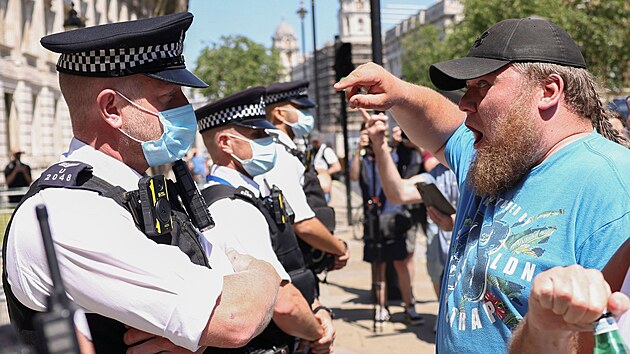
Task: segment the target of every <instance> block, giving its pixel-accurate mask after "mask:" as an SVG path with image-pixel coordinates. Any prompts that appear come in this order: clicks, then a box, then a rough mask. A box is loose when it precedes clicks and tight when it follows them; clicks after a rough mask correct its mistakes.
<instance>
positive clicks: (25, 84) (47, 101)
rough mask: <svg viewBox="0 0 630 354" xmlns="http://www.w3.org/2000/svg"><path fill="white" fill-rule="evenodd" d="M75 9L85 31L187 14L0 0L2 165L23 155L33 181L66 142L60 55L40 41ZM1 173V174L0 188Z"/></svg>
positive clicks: (143, 7) (144, 3)
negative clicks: (14, 151) (16, 153)
mask: <svg viewBox="0 0 630 354" xmlns="http://www.w3.org/2000/svg"><path fill="white" fill-rule="evenodd" d="M72 6H74V10H75V11H76V12H77V14H78V17H79V18H80V19H81V21H82V22H83V23H84V24H85V25H86V26H95V25H101V24H106V23H111V22H118V21H126V20H133V19H139V18H147V17H151V16H153V15H154V14H164V13H170V12H178V11H185V10H186V9H187V8H188V1H187V0H185V1H182V0H74V3H72V2H71V1H69V0H29V1H24V0H0V166H2V167H4V166H5V165H6V164H7V163H8V161H9V159H10V156H9V153H10V151H11V149H19V150H22V151H24V152H25V154H24V157H23V160H24V162H25V163H27V164H29V165H30V166H31V168H32V170H33V172H32V173H33V177H36V176H38V175H39V173H40V172H41V171H42V169H44V168H45V167H46V166H48V165H49V164H50V163H52V162H54V161H56V160H57V159H58V157H59V155H60V154H61V153H63V152H64V151H65V150H66V149H67V147H68V143H69V142H70V138H71V137H72V131H71V126H70V118H69V114H68V108H67V106H66V104H65V102H64V100H63V97H62V96H61V92H60V90H59V85H58V82H57V72H56V70H55V64H56V62H57V58H58V54H55V53H52V52H50V51H48V50H46V49H44V48H43V47H42V46H41V45H40V43H39V40H40V38H41V37H43V36H45V35H48V34H51V33H56V32H61V31H64V30H66V29H65V28H64V22H66V20H67V19H68V18H69V16H70V11H71V10H72ZM3 183H4V174H0V185H2V184H3Z"/></svg>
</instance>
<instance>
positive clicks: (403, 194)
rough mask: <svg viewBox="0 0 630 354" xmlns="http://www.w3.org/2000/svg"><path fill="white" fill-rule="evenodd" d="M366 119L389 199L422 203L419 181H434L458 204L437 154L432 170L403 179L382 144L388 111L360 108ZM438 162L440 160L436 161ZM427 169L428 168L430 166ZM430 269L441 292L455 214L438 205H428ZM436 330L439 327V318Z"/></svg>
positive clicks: (452, 178) (451, 179)
mask: <svg viewBox="0 0 630 354" xmlns="http://www.w3.org/2000/svg"><path fill="white" fill-rule="evenodd" d="M360 111H361V114H362V115H363V118H364V120H365V125H366V128H367V129H366V131H367V133H368V136H369V139H370V140H371V141H372V144H373V146H374V149H373V150H374V156H375V158H376V166H377V167H378V173H379V175H380V176H381V180H382V185H383V191H384V192H385V196H386V197H387V199H388V200H390V201H392V202H393V203H398V204H417V203H422V202H423V200H422V196H421V195H420V192H419V190H418V188H416V184H417V183H427V184H429V183H433V184H435V185H436V186H437V188H438V189H439V191H440V192H441V193H442V194H443V195H444V197H446V199H447V200H448V201H449V202H450V204H451V205H454V206H456V205H457V199H458V198H459V190H458V189H457V178H456V176H455V174H454V173H453V171H451V170H450V169H448V167H446V166H444V165H443V164H441V163H439V162H437V160H436V159H435V157H433V156H430V157H429V158H428V159H424V161H423V164H424V165H425V168H427V167H428V166H431V165H434V166H435V167H433V168H432V169H430V171H429V172H425V173H420V174H417V175H415V176H412V177H410V178H407V179H403V178H402V177H401V176H400V173H399V172H398V169H397V167H396V164H395V163H394V160H393V159H392V158H391V156H390V154H388V153H387V150H386V149H384V148H383V147H384V146H385V145H386V144H387V141H386V139H385V132H386V131H387V116H386V115H385V114H382V113H381V114H378V115H370V114H369V113H368V112H367V111H366V110H365V109H360ZM436 162H437V164H436ZM427 170H429V169H428V168H427ZM427 215H428V216H429V218H428V219H427V229H426V234H427V253H426V256H427V272H428V273H429V276H430V277H431V282H432V283H433V289H434V290H435V294H436V296H439V295H440V288H441V283H442V277H443V275H444V268H445V266H446V260H447V257H448V249H449V246H450V243H451V231H452V230H453V222H454V220H455V214H446V213H444V212H442V211H440V210H439V209H438V208H436V207H434V206H431V205H427ZM433 331H434V332H435V331H437V321H436V322H435V323H434V326H433Z"/></svg>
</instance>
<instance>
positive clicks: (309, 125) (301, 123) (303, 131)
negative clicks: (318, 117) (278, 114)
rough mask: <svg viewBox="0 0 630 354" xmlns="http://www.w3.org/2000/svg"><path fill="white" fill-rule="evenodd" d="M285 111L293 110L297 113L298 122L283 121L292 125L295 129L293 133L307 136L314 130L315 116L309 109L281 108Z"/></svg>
mask: <svg viewBox="0 0 630 354" xmlns="http://www.w3.org/2000/svg"><path fill="white" fill-rule="evenodd" d="M281 109H282V110H284V111H293V112H295V113H296V114H297V117H298V119H297V122H295V123H289V122H287V121H282V122H283V123H284V124H286V125H288V126H290V127H291V130H293V134H295V136H305V135H308V134H309V133H310V132H311V131H313V126H314V124H315V118H314V117H313V114H312V113H311V111H310V110H308V109H285V108H281Z"/></svg>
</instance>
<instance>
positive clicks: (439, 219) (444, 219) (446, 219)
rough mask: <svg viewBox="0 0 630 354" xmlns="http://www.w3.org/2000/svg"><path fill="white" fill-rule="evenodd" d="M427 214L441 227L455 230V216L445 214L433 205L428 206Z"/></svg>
mask: <svg viewBox="0 0 630 354" xmlns="http://www.w3.org/2000/svg"><path fill="white" fill-rule="evenodd" d="M427 214H428V215H429V217H430V218H431V220H433V222H434V223H435V224H436V225H437V226H438V227H439V228H440V229H442V230H444V231H453V224H454V223H455V220H453V217H454V216H451V215H448V214H444V213H443V212H441V211H439V210H437V209H436V208H435V207H432V206H428V207H427Z"/></svg>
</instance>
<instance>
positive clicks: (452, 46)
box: [403, 0, 630, 93]
mask: <svg viewBox="0 0 630 354" xmlns="http://www.w3.org/2000/svg"><path fill="white" fill-rule="evenodd" d="M462 1H463V3H464V16H465V17H464V20H463V21H462V22H460V23H459V24H457V25H455V26H454V27H453V28H452V29H451V31H449V32H448V34H447V35H446V38H445V43H444V45H445V48H446V49H445V50H446V52H447V53H446V55H445V57H446V59H445V60H448V59H450V58H455V57H461V56H464V55H466V53H467V52H468V49H469V48H470V46H471V45H472V44H473V43H474V41H475V39H476V38H477V37H478V36H479V35H480V34H481V33H483V31H485V30H486V29H488V28H489V27H491V26H492V25H493V24H495V23H497V22H499V21H501V20H504V19H507V18H519V17H528V16H534V15H537V16H544V17H547V18H549V19H550V20H551V21H553V22H554V23H556V24H558V25H559V26H560V27H562V28H564V29H565V30H566V31H567V32H568V33H569V34H570V35H571V37H573V39H574V40H575V41H576V42H577V43H578V45H579V46H580V48H581V49H582V54H583V55H584V59H585V60H586V63H587V65H588V67H589V70H590V71H591V73H593V74H594V75H595V76H596V77H597V78H598V79H599V81H600V82H602V83H603V84H604V85H605V86H606V87H607V88H608V89H609V90H611V91H612V92H614V93H618V92H620V91H621V89H622V88H623V87H626V86H629V85H630V51H629V50H628V49H627V46H626V48H624V44H626V43H627V42H628V38H630V2H628V1H627V0H462ZM411 49H412V52H411V53H409V54H408V56H409V57H411V58H413V55H415V54H414V52H413V51H415V53H421V51H419V50H418V49H417V48H415V47H411ZM404 50H407V48H404ZM405 65H406V63H405V62H403V68H404V67H405ZM425 70H428V67H427V68H426V69H425Z"/></svg>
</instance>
